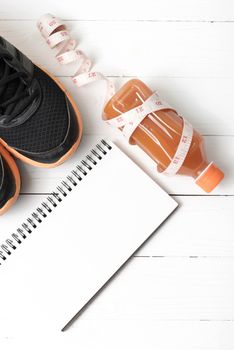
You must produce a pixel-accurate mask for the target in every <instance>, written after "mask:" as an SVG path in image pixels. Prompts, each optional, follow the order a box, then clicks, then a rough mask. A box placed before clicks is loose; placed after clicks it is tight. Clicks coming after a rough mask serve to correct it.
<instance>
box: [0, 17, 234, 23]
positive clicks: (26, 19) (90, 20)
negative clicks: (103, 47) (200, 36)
mask: <svg viewBox="0 0 234 350" xmlns="http://www.w3.org/2000/svg"><path fill="white" fill-rule="evenodd" d="M37 20H38V18H33V19H31V18H30V19H29V18H9V19H6V18H0V22H14V21H17V22H20V21H21V22H22V21H24V22H36V21H37ZM62 20H63V21H64V22H112V23H116V22H119V23H121V22H153V23H154V22H155V23H211V24H213V23H234V20H206V19H204V20H202V19H200V20H195V19H191V20H190V19H104V18H99V19H69V18H66V19H63V18H62Z"/></svg>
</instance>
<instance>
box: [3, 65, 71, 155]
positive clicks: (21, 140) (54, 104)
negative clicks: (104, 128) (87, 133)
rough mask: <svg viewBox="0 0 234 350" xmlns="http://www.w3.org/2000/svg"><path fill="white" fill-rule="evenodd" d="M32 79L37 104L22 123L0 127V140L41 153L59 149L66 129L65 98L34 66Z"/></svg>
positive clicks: (47, 77) (51, 81) (50, 80)
mask: <svg viewBox="0 0 234 350" xmlns="http://www.w3.org/2000/svg"><path fill="white" fill-rule="evenodd" d="M34 77H35V78H36V79H37V81H38V82H39V84H40V87H41V103H40V105H39V107H38V108H37V110H36V112H35V113H34V114H33V115H32V116H31V117H30V118H29V119H28V120H27V121H26V122H25V123H23V124H21V125H18V126H15V127H13V128H1V127H0V137H1V138H3V139H4V140H5V141H6V142H7V143H8V145H10V146H11V147H14V148H17V149H20V150H24V151H28V152H32V153H41V152H46V151H49V150H51V149H53V148H56V147H57V146H59V145H60V144H61V143H62V142H63V140H64V138H65V136H66V133H67V130H68V111H67V103H66V98H65V95H64V93H63V91H62V90H61V89H60V88H59V87H58V85H57V84H56V83H55V82H54V81H53V80H52V79H51V78H50V77H49V76H48V75H47V74H45V73H44V72H43V71H42V70H40V69H39V68H38V67H36V66H35V68H34Z"/></svg>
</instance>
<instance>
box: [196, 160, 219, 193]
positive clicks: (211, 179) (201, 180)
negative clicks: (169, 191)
mask: <svg viewBox="0 0 234 350" xmlns="http://www.w3.org/2000/svg"><path fill="white" fill-rule="evenodd" d="M223 178H224V173H223V172H222V170H220V169H219V168H218V167H217V166H216V165H215V164H214V163H213V162H211V163H210V164H209V165H208V166H207V167H206V168H205V170H203V172H202V173H201V174H200V175H199V176H198V177H197V178H196V181H195V183H196V184H197V185H198V186H200V187H201V188H202V189H203V190H204V191H205V192H207V193H209V192H211V191H212V190H213V189H214V188H215V187H216V186H217V185H218V184H219V183H220V181H221V180H222V179H223Z"/></svg>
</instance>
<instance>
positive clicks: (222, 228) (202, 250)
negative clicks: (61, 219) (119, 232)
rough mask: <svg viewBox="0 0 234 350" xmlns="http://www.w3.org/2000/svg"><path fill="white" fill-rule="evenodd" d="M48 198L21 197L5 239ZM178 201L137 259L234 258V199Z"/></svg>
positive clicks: (2, 227) (0, 226) (5, 220)
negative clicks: (177, 204)
mask: <svg viewBox="0 0 234 350" xmlns="http://www.w3.org/2000/svg"><path fill="white" fill-rule="evenodd" d="M44 199H45V196H43V195H21V196H20V198H19V200H18V201H17V203H16V204H15V205H14V207H13V208H12V209H11V210H10V211H9V212H8V213H7V214H5V215H4V216H3V217H1V221H0V232H1V240H3V239H4V238H5V237H6V238H8V236H9V234H10V233H11V232H15V230H16V228H17V227H18V226H21V224H22V222H23V221H25V220H26V218H27V217H28V214H31V213H32V212H33V211H34V210H35V209H36V208H37V206H38V205H39V204H40V203H41V202H42V201H43V200H44ZM175 199H176V200H177V201H178V203H179V204H180V206H179V208H178V209H177V211H176V212H175V213H174V214H173V215H172V216H171V217H170V219H168V220H167V221H166V222H165V223H164V224H163V225H162V227H161V228H160V229H159V230H158V231H157V232H156V234H155V235H153V237H152V238H151V239H150V240H149V241H148V242H147V244H145V245H144V246H143V248H142V249H141V250H139V251H138V252H137V253H136V254H135V256H138V257H139V259H141V258H140V257H147V258H152V257H155V258H157V257H159V258H160V259H162V260H163V257H175V261H177V260H176V259H177V258H179V257H186V258H190V259H191V260H192V259H196V258H199V257H200V258H204V259H205V258H206V257H212V258H214V259H215V258H217V257H224V258H233V256H234V236H233V227H234V217H233V208H234V197H210V196H207V197H189V196H188V197H187V196H186V197H176V198H175ZM77 200H78V199H77ZM110 202H111V200H110ZM61 205H63V204H61ZM73 205H75V203H73ZM55 215H56V213H55ZM77 215H79V213H77ZM155 215H157V203H155ZM68 229H69V224H68ZM0 243H1V242H0ZM171 261H172V260H171ZM188 261H189V259H188Z"/></svg>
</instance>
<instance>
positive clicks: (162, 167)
mask: <svg viewBox="0 0 234 350" xmlns="http://www.w3.org/2000/svg"><path fill="white" fill-rule="evenodd" d="M152 97H153V103H155V105H154V104H153V105H152V101H150V100H151V99H152ZM148 101H149V102H151V107H150V109H147V108H148V107H149V106H148V105H149V103H148ZM154 106H155V109H154ZM147 110H148V112H149V113H148V112H147ZM129 112H130V113H132V112H134V113H132V114H129ZM137 112H140V113H141V117H140V119H139V118H138V116H137ZM142 113H143V114H142ZM144 113H145V114H144ZM103 118H104V120H106V121H108V123H109V124H111V123H113V122H114V123H115V124H113V125H115V126H116V125H117V127H119V129H120V130H122V131H123V132H124V130H125V129H124V128H127V129H126V130H128V129H129V127H130V134H129V130H128V137H129V143H130V144H133V145H138V146H139V147H141V148H142V149H143V150H144V151H145V152H146V153H147V154H148V155H149V156H150V157H151V158H152V159H153V161H155V162H156V164H157V170H158V171H159V172H165V173H167V174H170V175H173V174H175V173H176V174H180V175H188V176H191V177H193V178H194V179H195V183H196V184H197V185H198V186H200V187H201V188H202V189H203V190H204V191H205V192H211V191H212V190H213V189H214V188H215V187H216V186H217V185H218V183H219V182H220V181H221V180H222V179H223V177H224V174H223V172H222V171H221V170H220V169H219V168H218V167H217V166H216V165H215V164H214V163H213V162H208V161H207V158H206V155H205V151H204V140H203V138H202V136H201V135H200V134H199V133H198V132H197V131H196V130H194V129H193V128H192V127H191V126H190V124H189V123H188V122H186V121H185V120H183V118H182V117H181V116H179V115H178V114H177V112H176V111H175V110H173V109H172V108H170V107H169V106H168V105H165V104H164V103H163V102H161V101H160V100H159V98H158V97H157V96H155V98H154V95H153V92H152V91H151V90H150V89H149V88H148V87H147V86H146V85H145V84H144V83H143V82H142V81H140V80H137V79H133V80H130V81H128V82H127V83H126V84H125V85H124V86H123V87H122V88H121V89H120V90H119V91H118V92H117V93H116V94H115V95H114V96H113V97H112V98H111V99H110V100H109V101H108V103H107V104H106V105H105V108H104V112H103ZM137 118H138V119H139V120H138V119H137ZM118 122H120V124H118ZM124 123H125V124H124ZM123 124H124V125H123ZM118 125H120V126H118ZM131 125H133V126H131ZM134 125H135V126H134Z"/></svg>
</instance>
